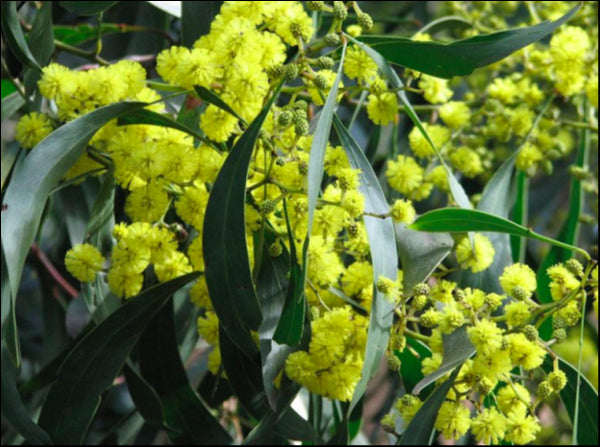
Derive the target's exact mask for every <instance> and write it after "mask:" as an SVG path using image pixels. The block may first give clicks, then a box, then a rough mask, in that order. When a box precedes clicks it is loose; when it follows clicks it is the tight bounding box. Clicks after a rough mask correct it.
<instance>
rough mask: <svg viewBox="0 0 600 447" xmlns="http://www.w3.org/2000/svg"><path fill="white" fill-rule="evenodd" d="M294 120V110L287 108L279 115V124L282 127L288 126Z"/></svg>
mask: <svg viewBox="0 0 600 447" xmlns="http://www.w3.org/2000/svg"><path fill="white" fill-rule="evenodd" d="M291 122H292V112H290V111H288V110H286V111H283V112H281V113H280V114H279V116H278V117H277V124H279V125H280V126H281V127H287V126H288V125H289V124H290V123H291Z"/></svg>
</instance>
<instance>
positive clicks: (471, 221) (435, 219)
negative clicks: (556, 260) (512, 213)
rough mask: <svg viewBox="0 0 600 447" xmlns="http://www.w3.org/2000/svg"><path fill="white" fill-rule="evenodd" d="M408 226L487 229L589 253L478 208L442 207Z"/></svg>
mask: <svg viewBox="0 0 600 447" xmlns="http://www.w3.org/2000/svg"><path fill="white" fill-rule="evenodd" d="M408 228H410V229H412V230H418V231H429V232H433V233H440V232H449V233H466V232H468V231H489V232H495V233H507V234H513V235H515V236H522V237H528V238H532V239H537V240H540V241H542V242H547V243H549V244H553V245H556V246H558V247H562V248H565V249H567V250H572V251H576V252H578V253H581V254H582V255H583V256H584V257H585V258H586V259H589V255H588V254H587V253H586V252H585V251H584V250H582V249H580V248H578V247H575V246H572V245H569V244H565V243H563V242H560V241H557V240H555V239H552V238H549V237H546V236H543V235H541V234H538V233H535V232H534V231H532V230H529V229H527V228H525V227H523V226H521V225H518V224H516V223H514V222H511V221H510V220H507V219H504V218H502V217H498V216H494V215H493V214H489V213H484V212H483V211H478V210H467V209H463V208H443V209H437V210H433V211H429V212H427V213H425V214H423V215H422V216H420V217H418V218H417V220H415V221H414V222H413V223H412V224H411V225H409V226H408Z"/></svg>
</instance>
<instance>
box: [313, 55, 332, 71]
mask: <svg viewBox="0 0 600 447" xmlns="http://www.w3.org/2000/svg"><path fill="white" fill-rule="evenodd" d="M334 65H335V61H334V60H333V59H332V58H330V57H328V56H321V57H320V58H318V59H317V67H319V68H321V69H323V70H329V69H330V68H332V67H333V66H334Z"/></svg>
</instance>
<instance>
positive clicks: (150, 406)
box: [123, 364, 166, 429]
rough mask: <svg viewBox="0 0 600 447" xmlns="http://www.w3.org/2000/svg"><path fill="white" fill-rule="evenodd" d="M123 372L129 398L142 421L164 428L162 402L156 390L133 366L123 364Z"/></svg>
mask: <svg viewBox="0 0 600 447" xmlns="http://www.w3.org/2000/svg"><path fill="white" fill-rule="evenodd" d="M123 372H124V373H125V381H126V382H127V389H128V390H129V394H130V395H131V399H132V400H133V403H135V407H136V408H137V410H138V411H139V412H140V414H141V415H142V417H143V418H144V421H145V422H146V423H148V424H149V425H151V426H152V427H154V428H157V429H164V428H166V427H165V423H164V421H163V409H162V404H161V402H160V397H158V394H156V391H154V389H153V388H152V387H151V386H150V384H149V383H148V382H147V381H146V380H145V379H144V378H143V377H142V376H141V374H140V373H138V372H137V371H136V370H135V369H134V368H133V367H131V366H129V365H127V364H125V367H124V368H123Z"/></svg>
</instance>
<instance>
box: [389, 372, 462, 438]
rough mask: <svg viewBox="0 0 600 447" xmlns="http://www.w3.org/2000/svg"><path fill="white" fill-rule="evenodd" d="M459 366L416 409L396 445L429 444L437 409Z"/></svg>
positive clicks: (448, 389) (444, 397)
mask: <svg viewBox="0 0 600 447" xmlns="http://www.w3.org/2000/svg"><path fill="white" fill-rule="evenodd" d="M459 371H460V368H456V369H455V370H454V372H453V373H452V374H451V375H450V377H449V378H448V380H446V381H445V382H444V383H443V384H441V385H440V386H439V387H437V388H436V389H435V390H434V391H433V392H432V393H431V394H430V395H429V397H428V398H427V400H426V401H425V402H424V403H423V406H422V407H421V408H420V409H419V411H417V413H416V414H415V416H414V417H413V419H412V421H411V422H410V424H408V427H406V430H405V431H404V434H403V435H402V438H400V442H399V443H398V445H430V444H431V437H432V436H431V435H432V434H433V426H434V424H435V418H436V417H437V413H438V410H439V409H440V407H441V406H442V404H443V403H444V400H445V399H446V395H447V394H448V391H450V388H451V387H452V384H453V383H454V380H455V379H456V376H457V375H458V372H459Z"/></svg>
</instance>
